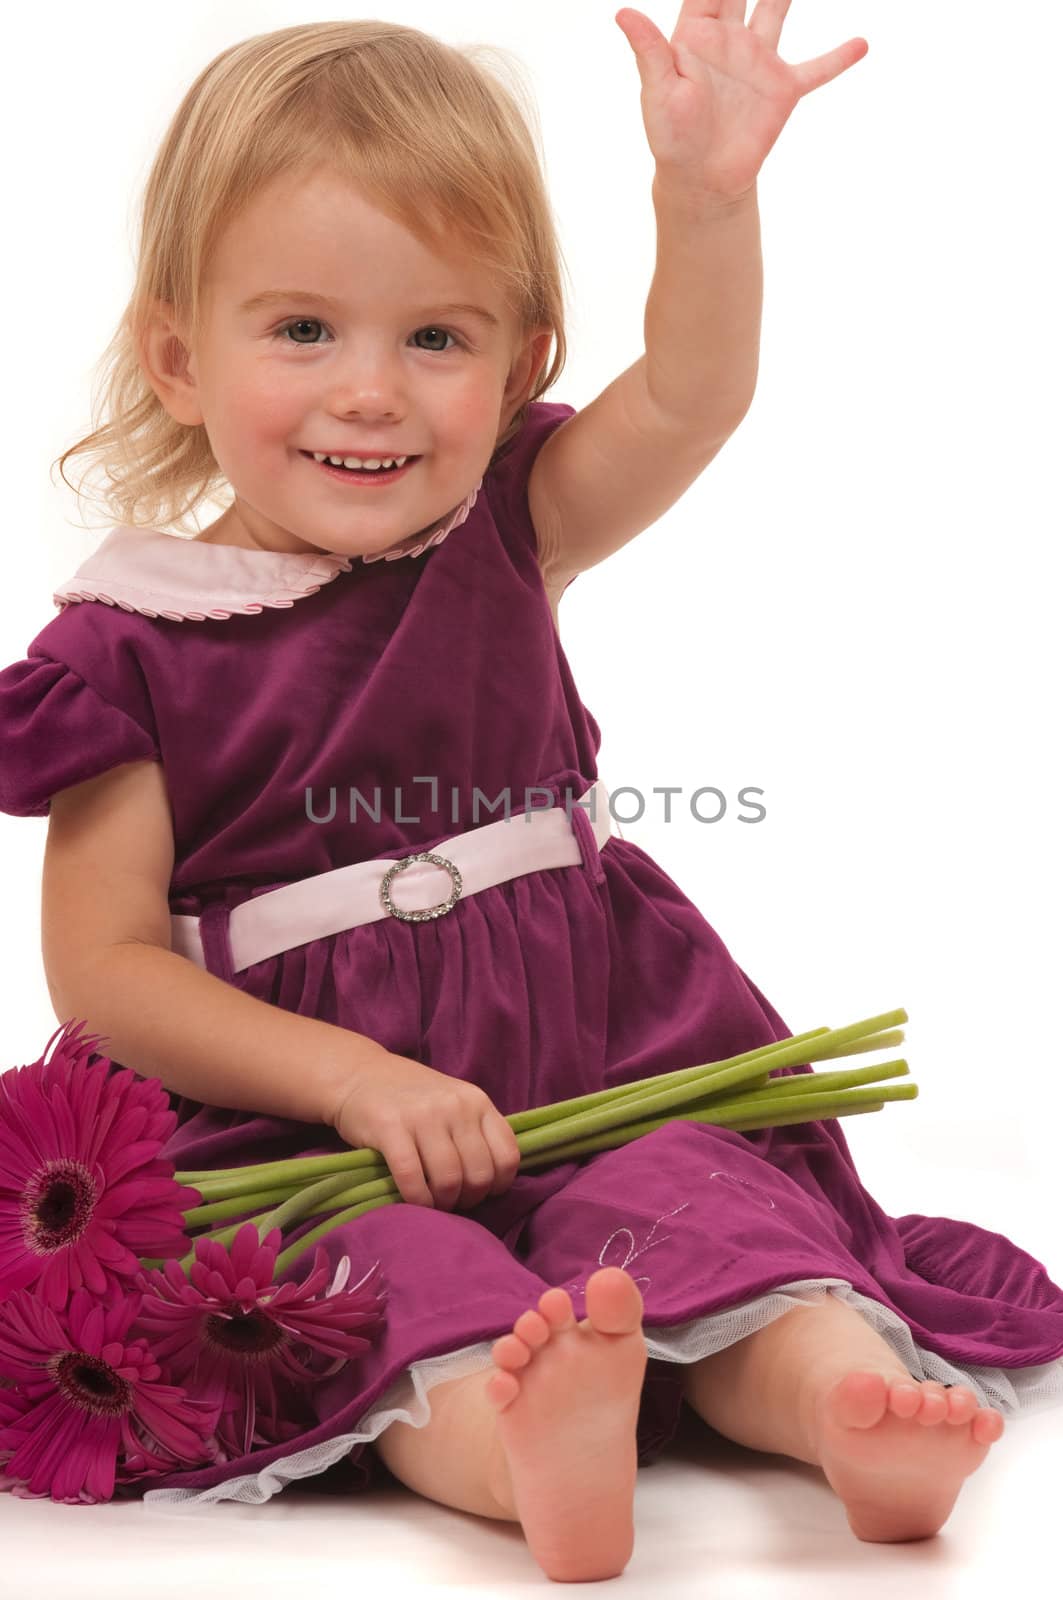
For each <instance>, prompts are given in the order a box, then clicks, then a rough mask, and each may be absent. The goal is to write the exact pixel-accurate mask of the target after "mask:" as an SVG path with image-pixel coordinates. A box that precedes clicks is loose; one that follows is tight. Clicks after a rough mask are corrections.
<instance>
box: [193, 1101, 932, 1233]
mask: <svg viewBox="0 0 1063 1600" xmlns="http://www.w3.org/2000/svg"><path fill="white" fill-rule="evenodd" d="M808 1076H810V1075H808V1074H806V1075H804V1077H803V1078H799V1079H797V1080H791V1079H788V1080H787V1086H788V1087H789V1086H790V1085H791V1084H792V1083H794V1082H804V1081H807V1078H808ZM831 1076H833V1074H831ZM918 1092H919V1091H918V1088H917V1086H916V1085H915V1084H914V1083H912V1084H898V1085H896V1086H895V1087H892V1088H883V1089H872V1088H863V1089H852V1090H848V1091H844V1090H843V1091H842V1092H841V1093H840V1094H839V1093H837V1092H828V1093H820V1094H810V1093H808V1092H807V1091H805V1090H802V1091H799V1092H798V1093H797V1094H795V1095H780V1096H770V1097H769V1096H765V1095H764V1094H763V1093H761V1094H758V1095H754V1096H750V1097H747V1098H745V1099H742V1100H736V1101H735V1102H734V1103H733V1104H731V1105H729V1106H728V1107H727V1108H726V1109H725V1110H721V1109H720V1108H719V1107H718V1106H717V1107H711V1108H708V1109H706V1110H698V1111H694V1110H691V1111H688V1112H686V1113H685V1114H683V1115H680V1116H674V1115H673V1116H670V1117H653V1118H648V1119H646V1120H645V1121H643V1122H641V1123H637V1124H633V1125H632V1124H628V1125H625V1126H623V1127H618V1128H613V1129H610V1130H607V1131H605V1132H598V1133H596V1134H592V1135H591V1136H589V1137H582V1138H577V1139H575V1140H571V1141H568V1142H566V1143H564V1144H555V1145H554V1147H553V1148H548V1149H542V1150H539V1151H537V1152H534V1153H533V1152H529V1153H528V1154H527V1155H525V1152H526V1150H527V1140H528V1135H527V1134H522V1135H520V1136H519V1137H518V1139H517V1143H518V1145H519V1147H520V1149H521V1164H520V1170H521V1171H522V1172H529V1171H535V1170H536V1169H538V1168H540V1167H547V1166H556V1165H560V1164H561V1163H562V1162H564V1161H572V1160H578V1159H581V1158H582V1157H584V1156H591V1155H598V1154H600V1153H601V1152H602V1151H604V1150H615V1149H617V1148H618V1147H619V1146H620V1145H624V1144H628V1143H630V1142H631V1141H633V1140H634V1139H637V1138H641V1137H643V1136H644V1135H645V1134H647V1133H655V1132H656V1130H657V1129H658V1128H663V1127H664V1126H665V1125H666V1124H667V1123H669V1122H705V1123H709V1124H710V1125H713V1126H716V1127H722V1128H731V1129H732V1130H733V1131H735V1132H738V1133H743V1132H749V1131H752V1130H754V1129H758V1128H770V1127H780V1128H781V1127H787V1126H790V1125H792V1124H794V1123H800V1122H816V1121H820V1120H823V1119H825V1118H834V1117H845V1116H858V1115H860V1114H861V1113H864V1112H871V1111H881V1110H882V1108H883V1105H884V1103H885V1102H886V1101H888V1100H914V1099H915V1098H916V1097H917V1095H918ZM573 1120H574V1121H576V1120H578V1119H573ZM370 1198H371V1200H372V1206H374V1207H375V1206H377V1205H387V1204H392V1203H395V1202H396V1201H397V1200H398V1187H397V1185H396V1184H395V1182H394V1180H393V1179H382V1180H380V1181H379V1182H378V1183H373V1184H361V1185H356V1186H353V1187H351V1188H349V1189H346V1190H342V1191H338V1192H334V1193H333V1194H332V1195H331V1196H330V1198H329V1199H328V1200H326V1201H325V1203H324V1204H323V1205H321V1206H320V1207H318V1209H317V1210H316V1211H315V1212H313V1213H310V1212H309V1210H308V1211H307V1212H306V1213H304V1214H314V1215H317V1214H319V1213H320V1212H321V1211H329V1210H332V1209H333V1208H334V1207H336V1206H338V1205H342V1206H347V1205H355V1206H357V1205H358V1204H361V1203H363V1202H365V1201H367V1200H370ZM348 1214H349V1213H345V1215H348ZM247 1220H252V1221H256V1222H257V1221H259V1219H256V1218H251V1219H247ZM262 1220H265V1219H262ZM271 1225H272V1226H276V1225H277V1224H276V1222H274V1223H272V1224H271ZM237 1226H243V1224H242V1223H241V1224H238V1225H236V1226H233V1227H231V1228H228V1229H224V1230H222V1231H221V1232H220V1233H217V1234H213V1235H211V1236H210V1237H212V1238H215V1239H217V1240H218V1242H220V1243H224V1244H227V1243H228V1242H229V1241H230V1239H231V1238H233V1237H235V1234H236V1231H237ZM324 1231H327V1228H326V1229H325V1230H324ZM307 1237H308V1238H309V1235H308V1236H307ZM315 1237H316V1234H315ZM298 1244H299V1247H300V1248H302V1246H303V1244H304V1241H303V1240H299V1241H298Z"/></svg>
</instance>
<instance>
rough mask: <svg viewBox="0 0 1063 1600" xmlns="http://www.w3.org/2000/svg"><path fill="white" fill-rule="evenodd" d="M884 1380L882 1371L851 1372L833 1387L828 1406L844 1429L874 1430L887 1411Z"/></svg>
mask: <svg viewBox="0 0 1063 1600" xmlns="http://www.w3.org/2000/svg"><path fill="white" fill-rule="evenodd" d="M886 1392H887V1384H886V1379H885V1377H884V1376H883V1374H882V1373H881V1372H850V1373H847V1374H846V1376H845V1377H844V1378H842V1379H840V1380H839V1382H838V1383H836V1384H835V1385H834V1387H833V1388H832V1389H831V1391H830V1394H829V1401H828V1403H829V1405H830V1408H831V1410H832V1412H833V1416H834V1420H835V1421H836V1422H837V1423H839V1424H840V1425H841V1426H842V1427H843V1428H873V1427H874V1426H875V1425H876V1423H879V1422H881V1421H882V1418H883V1416H884V1415H885V1411H886Z"/></svg>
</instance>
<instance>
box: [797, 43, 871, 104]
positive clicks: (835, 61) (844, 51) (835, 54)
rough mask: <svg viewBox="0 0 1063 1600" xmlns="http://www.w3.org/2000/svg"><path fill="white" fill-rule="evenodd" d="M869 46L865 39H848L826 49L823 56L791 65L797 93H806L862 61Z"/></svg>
mask: <svg viewBox="0 0 1063 1600" xmlns="http://www.w3.org/2000/svg"><path fill="white" fill-rule="evenodd" d="M869 48H870V47H869V45H868V42H867V40H866V39H850V40H849V41H848V42H847V43H846V44H840V45H839V46H838V48H837V50H828V51H827V54H826V55H825V56H816V58H815V60H813V61H802V62H800V63H799V65H797V66H795V67H792V68H791V71H792V72H793V75H794V79H795V81H796V83H797V88H798V93H799V94H802V95H806V94H808V93H809V91H810V90H812V89H818V88H819V87H820V86H821V84H824V83H830V81H831V79H832V78H837V77H838V76H839V74H841V73H843V72H845V71H846V70H847V69H848V68H849V67H852V66H855V65H856V63H857V62H858V61H862V60H863V58H864V56H866V55H867V52H868V49H869Z"/></svg>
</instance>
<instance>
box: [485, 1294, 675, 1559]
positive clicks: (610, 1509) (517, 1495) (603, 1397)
mask: <svg viewBox="0 0 1063 1600" xmlns="http://www.w3.org/2000/svg"><path fill="white" fill-rule="evenodd" d="M491 1355H492V1359H493V1360H494V1362H495V1365H496V1366H497V1367H498V1368H499V1371H498V1372H496V1373H495V1375H494V1376H493V1377H492V1378H491V1379H490V1380H489V1382H488V1384H487V1387H486V1391H485V1392H486V1394H487V1398H488V1399H489V1400H490V1401H491V1403H492V1405H495V1406H497V1407H498V1438H499V1442H500V1444H501V1447H502V1449H503V1451H504V1452H505V1457H506V1463H507V1465H508V1469H509V1478H510V1485H509V1486H510V1487H511V1489H512V1498H513V1507H514V1510H515V1511H516V1513H517V1515H518V1517H519V1518H520V1521H521V1526H522V1528H523V1529H524V1536H525V1538H526V1539H527V1541H528V1545H529V1548H530V1549H531V1552H532V1554H533V1555H534V1556H535V1559H536V1560H537V1561H538V1563H539V1565H540V1566H541V1567H542V1569H543V1571H544V1572H545V1573H546V1575H547V1577H549V1578H554V1579H557V1580H558V1581H560V1582H575V1583H579V1582H586V1581H589V1580H593V1579H596V1578H614V1577H618V1576H619V1574H620V1573H621V1572H622V1571H623V1570H624V1568H625V1566H626V1565H627V1563H628V1561H629V1560H630V1558H631V1552H632V1549H633V1548H634V1543H635V1534H634V1519H633V1502H634V1496H635V1474H636V1471H637V1449H636V1443H635V1426H636V1423H637V1421H638V1414H639V1400H640V1397H641V1393H642V1379H643V1376H644V1374H645V1371H646V1341H645V1339H644V1338H643V1336H642V1296H641V1294H640V1293H639V1290H638V1286H637V1284H636V1283H635V1281H634V1279H632V1278H629V1277H628V1275H627V1273H626V1272H623V1271H621V1269H620V1268H619V1267H602V1268H601V1269H600V1270H599V1271H597V1272H593V1273H592V1274H591V1276H590V1277H589V1278H588V1279H587V1316H586V1319H585V1320H584V1321H583V1322H579V1323H577V1321H576V1319H575V1316H574V1315H573V1311H572V1301H571V1300H570V1299H569V1296H568V1294H567V1293H566V1291H565V1290H564V1289H547V1291H546V1293H545V1294H543V1295H541V1296H540V1298H539V1309H538V1311H525V1312H523V1313H522V1314H521V1315H520V1316H519V1317H518V1318H517V1320H516V1322H515V1323H514V1325H513V1332H512V1333H507V1334H505V1335H503V1337H502V1338H501V1339H499V1340H498V1341H497V1342H496V1343H495V1345H494V1347H493V1349H492V1352H491Z"/></svg>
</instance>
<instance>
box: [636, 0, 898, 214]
mask: <svg viewBox="0 0 1063 1600" xmlns="http://www.w3.org/2000/svg"><path fill="white" fill-rule="evenodd" d="M790 3H791V0H758V3H757V5H756V7H755V9H754V11H753V15H752V17H751V18H750V20H749V24H748V26H747V24H746V22H745V0H683V5H682V9H681V11H680V14H679V20H678V22H677V23H676V27H675V32H674V33H673V34H672V37H671V40H670V41H669V40H667V39H666V38H665V37H664V35H663V34H662V33H661V32H660V30H659V29H658V28H657V27H656V26H655V24H654V23H652V22H651V21H650V20H649V18H648V17H644V16H643V15H642V13H641V12H640V11H633V10H631V9H630V8H629V7H625V8H624V9H623V10H621V11H618V12H617V14H616V21H617V23H618V24H619V26H620V28H621V30H622V31H623V33H624V35H625V37H626V38H627V40H628V43H629V44H630V45H631V48H632V49H633V50H634V52H635V57H636V60H637V63H638V69H639V76H640V78H641V80H642V117H643V122H644V124H645V127H646V136H647V138H648V140H649V144H650V149H651V150H652V152H653V155H654V158H655V159H656V162H657V170H658V174H659V175H660V176H661V177H662V178H664V179H667V180H669V181H674V182H675V183H677V184H682V185H684V186H686V187H688V188H691V189H693V190H694V191H696V192H697V193H712V194H718V195H728V196H733V195H737V194H741V193H743V192H744V191H745V190H747V189H749V188H750V187H751V186H752V185H753V184H754V183H755V181H756V178H757V174H758V172H759V171H760V168H761V165H762V164H763V161H764V158H765V156H766V155H767V154H768V151H769V150H770V149H771V147H772V145H773V144H774V143H775V141H776V139H777V138H778V137H779V134H780V133H781V132H782V129H783V127H784V125H785V123H786V120H787V118H788V117H789V115H790V113H791V111H792V110H793V108H794V106H795V105H796V104H797V102H798V101H799V100H800V99H801V98H802V96H804V95H806V94H809V93H810V92H811V91H812V90H813V89H818V88H819V87H820V85H821V84H824V83H829V82H830V80H831V79H832V78H836V77H838V76H839V74H840V73H842V72H844V71H846V69H847V68H849V67H851V66H853V65H854V64H855V63H856V62H857V61H859V60H861V59H862V57H863V56H865V55H866V54H867V49H868V45H867V41H866V39H859V38H858V39H850V40H849V41H848V43H846V44H843V45H839V46H838V48H837V49H835V50H830V51H828V52H827V53H826V55H822V56H817V57H815V59H814V60H811V61H805V62H802V63H801V64H800V65H797V66H791V65H790V64H789V63H788V62H786V61H783V60H782V59H781V57H780V56H779V54H778V44H779V38H780V35H781V34H782V29H783V23H784V22H785V20H786V14H787V12H788V11H789V9H790Z"/></svg>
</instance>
